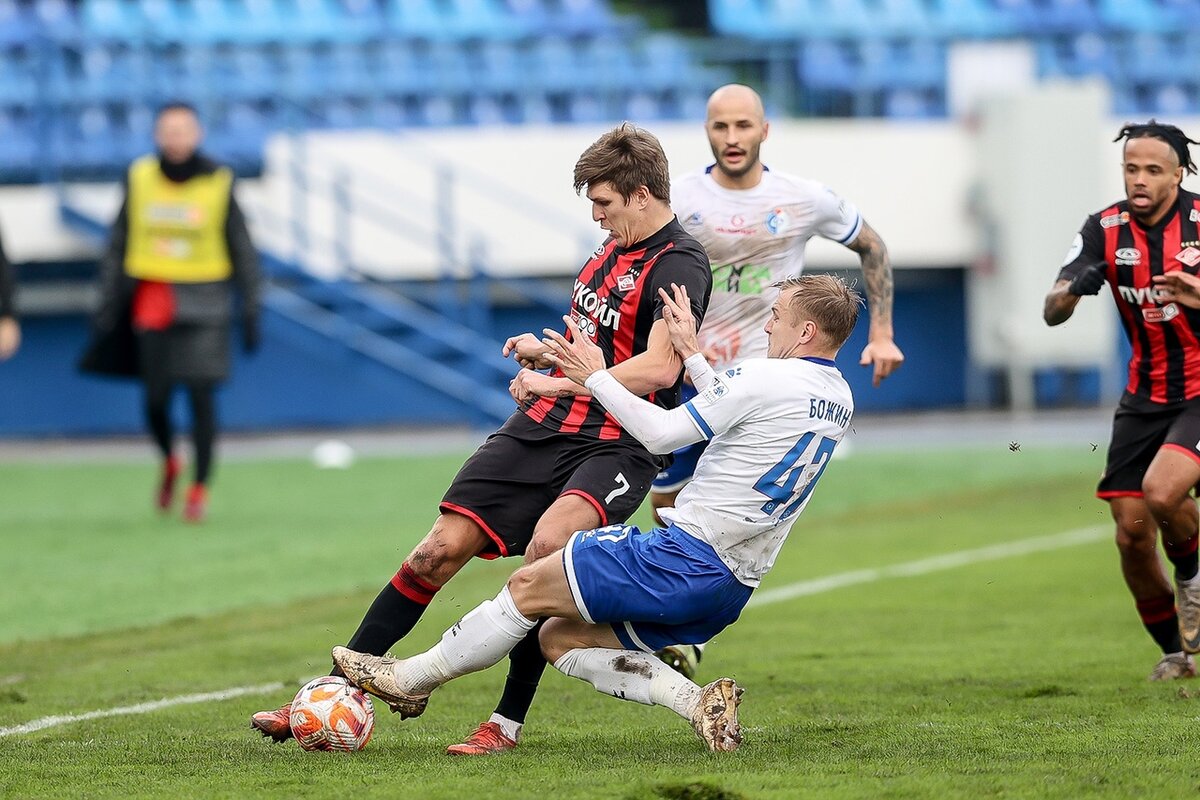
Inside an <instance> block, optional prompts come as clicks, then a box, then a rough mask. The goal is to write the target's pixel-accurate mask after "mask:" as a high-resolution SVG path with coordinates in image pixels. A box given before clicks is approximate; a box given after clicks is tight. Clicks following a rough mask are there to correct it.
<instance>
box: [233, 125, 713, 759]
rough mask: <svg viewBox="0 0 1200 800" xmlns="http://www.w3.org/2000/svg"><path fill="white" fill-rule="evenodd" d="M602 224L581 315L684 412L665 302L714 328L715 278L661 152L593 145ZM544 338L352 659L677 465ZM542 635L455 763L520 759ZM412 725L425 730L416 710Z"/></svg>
mask: <svg viewBox="0 0 1200 800" xmlns="http://www.w3.org/2000/svg"><path fill="white" fill-rule="evenodd" d="M574 183H575V189H576V191H581V190H583V189H584V188H585V187H586V190H587V197H588V199H589V200H590V201H591V204H592V217H593V219H594V220H596V221H597V222H599V223H600V227H601V228H602V229H604V230H605V231H606V232H607V233H608V239H607V240H606V241H605V242H604V244H602V245H601V246H600V247H599V248H597V250H596V252H595V253H593V254H592V257H591V258H589V259H588V261H587V263H585V264H584V266H583V269H582V270H581V271H580V273H579V276H578V278H576V280H575V285H574V289H573V290H572V295H571V308H570V313H571V317H572V318H573V320H574V322H575V324H576V326H577V327H578V329H579V330H580V331H582V332H583V333H584V334H586V335H587V336H589V337H591V338H592V340H593V341H594V342H595V343H596V344H597V345H598V346H599V347H600V348H601V350H602V351H603V352H604V357H605V363H606V364H607V365H608V366H609V371H610V372H611V374H612V375H613V377H615V378H616V379H617V380H618V381H620V382H621V383H622V384H623V385H624V386H625V388H627V389H629V390H630V391H632V392H633V393H635V394H637V395H640V396H643V397H645V398H646V399H647V400H650V401H651V402H654V403H657V404H659V405H661V406H664V407H666V408H672V407H674V406H676V405H678V403H679V392H680V387H681V384H682V380H683V362H682V360H681V359H680V358H679V356H678V354H677V353H676V352H675V349H674V348H673V347H672V346H671V340H670V335H669V333H668V331H667V325H666V322H665V321H663V319H662V312H663V308H664V303H663V301H662V298H661V296H660V295H659V290H660V289H668V290H669V289H670V286H671V284H676V285H679V286H684V287H686V289H687V293H688V296H689V297H691V298H695V299H694V300H693V301H692V313H693V314H694V315H695V316H696V318H697V319H699V318H701V317H702V316H703V314H704V311H705V309H706V308H707V307H708V299H709V295H710V293H711V290H712V270H711V268H710V266H709V262H708V256H707V255H706V254H705V252H704V248H703V247H701V245H700V243H699V242H697V241H696V240H695V239H694V238H692V237H691V236H690V235H689V234H688V233H687V232H686V231H685V230H684V229H683V227H682V226H681V225H680V224H679V221H678V220H677V219H675V214H674V213H673V212H672V211H671V204H670V178H669V173H668V165H667V158H666V155H665V154H664V153H663V150H662V146H661V145H660V144H659V142H658V139H656V138H655V137H654V136H653V135H652V134H650V133H649V132H647V131H645V130H642V129H640V128H637V127H635V126H633V125H631V124H628V123H625V124H623V125H621V126H619V127H617V128H615V129H614V130H612V131H610V132H608V133H607V134H605V135H604V136H602V137H600V139H598V140H597V141H596V142H595V143H593V144H592V145H591V146H590V147H589V148H588V149H587V150H585V151H584V153H583V155H582V156H580V158H579V161H578V162H577V163H576V165H575V175H574ZM547 349H548V348H547V347H546V345H545V344H544V343H543V342H542V341H541V338H540V337H538V336H535V335H534V334H532V333H524V334H521V335H519V336H514V337H512V338H510V339H509V340H508V341H507V342H506V343H505V345H504V355H505V356H508V355H512V356H513V357H514V358H515V359H516V360H517V361H518V362H519V363H520V365H521V367H522V368H521V370H520V371H519V372H518V373H517V375H516V377H515V378H514V379H513V381H512V384H511V386H510V391H511V393H512V395H513V398H514V399H515V400H516V401H517V404H518V406H519V409H518V410H517V411H516V412H515V413H514V414H513V415H512V416H511V417H510V418H509V419H508V421H507V422H505V423H504V425H503V426H501V428H500V429H499V430H498V431H496V432H495V433H494V434H492V436H491V437H489V438H488V440H487V441H486V442H484V444H483V445H481V446H480V447H479V449H478V450H476V451H475V453H474V454H473V455H472V456H471V457H470V458H469V459H468V460H467V462H466V463H465V464H463V466H462V469H461V470H459V473H458V475H457V476H456V477H455V478H454V482H453V483H452V484H451V485H450V488H449V489H448V490H447V491H446V494H445V496H444V497H443V498H442V502H441V504H440V506H439V510H440V512H441V513H440V515H439V516H438V518H437V521H436V522H435V523H434V525H433V529H432V530H431V531H430V532H429V533H428V534H427V535H426V536H425V538H424V539H423V540H422V541H421V543H420V544H418V545H417V546H416V548H415V549H414V550H413V551H412V553H411V554H410V555H409V556H408V559H407V560H405V562H404V564H403V565H402V566H401V568H400V570H399V572H397V573H396V575H395V577H394V578H392V580H391V582H390V583H388V584H387V585H386V586H384V587H383V590H382V591H381V592H380V594H379V596H378V597H377V598H376V599H375V601H374V603H373V604H372V605H371V608H370V609H368V611H367V614H366V616H365V617H364V618H363V621H362V623H361V624H360V626H359V628H358V630H357V631H356V632H355V634H354V635H353V636H352V637H351V638H350V640H349V642H348V647H349V648H350V649H351V650H356V651H359V652H366V653H370V654H372V655H383V654H384V653H385V652H386V651H387V650H388V649H389V648H391V647H392V645H394V644H395V643H396V642H398V641H399V640H400V639H402V638H403V637H404V636H406V635H407V634H408V632H409V631H410V630H411V629H412V627H413V626H414V625H415V624H416V622H417V620H418V619H419V618H420V617H421V614H422V613H423V612H424V611H425V608H426V607H427V606H428V604H429V602H430V601H431V600H432V599H433V596H434V594H435V593H436V592H437V591H438V590H439V589H440V588H441V587H442V586H443V585H444V584H445V583H446V582H447V581H448V580H450V578H452V577H453V576H454V575H455V574H456V573H457V572H458V571H459V570H460V569H461V568H462V567H463V566H464V565H465V564H466V563H467V562H469V561H470V560H471V559H472V558H475V557H477V556H478V557H482V558H496V557H498V556H518V555H522V554H523V555H524V556H525V559H526V561H527V562H528V561H535V560H537V559H539V558H542V557H543V556H546V555H549V554H551V553H553V552H556V551H558V550H560V549H562V547H563V545H564V544H565V543H566V541H567V539H568V538H569V537H570V536H571V534H572V533H574V532H575V531H578V530H590V529H593V528H598V527H602V526H605V525H614V524H617V523H621V522H624V521H625V520H626V519H628V518H629V516H630V515H631V514H633V512H634V511H636V510H637V508H638V506H640V505H641V503H642V500H643V498H645V496H646V493H647V492H648V491H649V490H650V483H651V481H653V480H654V476H655V475H657V474H658V472H659V471H660V470H661V469H663V468H664V467H665V466H666V461H665V460H664V459H663V457H661V456H654V455H651V454H650V453H649V451H647V450H646V448H645V447H643V446H642V445H641V443H640V442H638V441H637V440H636V439H634V438H633V437H632V436H630V435H629V434H628V433H626V432H625V431H624V430H623V429H622V428H621V426H620V425H619V424H618V423H617V421H616V420H615V419H614V418H613V417H612V415H610V414H609V413H608V412H607V411H605V409H604V407H603V406H602V405H601V404H600V403H599V402H597V401H595V400H594V399H593V398H592V397H591V396H590V395H589V394H588V393H587V390H586V389H584V388H582V387H580V386H579V385H578V384H576V383H574V382H573V381H571V380H570V379H568V378H566V377H563V376H562V375H561V373H559V372H558V371H557V370H555V371H552V372H550V373H545V372H541V371H540V370H543V369H549V368H550V367H551V366H552V364H551V362H550V361H548V360H546V359H545V358H544V354H545V353H546V351H547ZM537 634H538V630H537V629H535V630H534V631H533V632H532V633H531V634H530V635H529V636H527V637H526V638H525V639H524V640H523V641H522V643H521V644H519V645H517V647H516V648H514V649H513V651H512V653H511V656H510V658H511V662H512V665H511V668H510V672H509V677H508V681H507V683H506V685H505V692H504V696H503V697H502V698H501V701H500V704H499V706H498V707H497V709H496V713H495V714H494V715H493V716H492V718H491V719H490V720H488V721H487V722H485V723H483V724H482V725H480V726H479V728H477V729H476V730H475V731H474V732H473V733H472V734H471V735H470V736H469V737H468V738H467V741H466V742H464V743H462V744H457V745H454V746H452V747H451V748H449V752H450V753H452V754H461V755H481V754H486V753H493V752H503V751H505V750H510V749H512V748H513V747H515V746H516V744H517V739H518V736H519V733H520V728H521V725H522V724H523V723H524V720H525V715H526V712H527V711H528V709H529V706H530V704H531V703H532V701H533V696H534V693H535V692H536V690H537V684H538V682H539V680H540V679H541V675H542V672H543V671H544V669H545V666H546V661H545V659H544V658H543V656H542V653H541V647H540V645H539V643H538V637H537ZM289 710H290V707H289V706H284V707H282V708H280V709H278V710H275V711H263V712H259V713H258V714H255V715H254V716H253V717H252V718H251V725H252V726H253V727H254V728H256V729H257V730H259V731H261V732H262V733H263V734H264V735H266V736H271V737H272V738H274V739H276V740H277V741H283V740H284V739H286V738H289V737H290V735H291V732H290V730H289V728H288V725H287V716H288V711H289ZM401 711H402V714H405V715H408V716H415V715H416V714H417V713H420V712H419V710H410V711H408V712H404V711H403V710H401Z"/></svg>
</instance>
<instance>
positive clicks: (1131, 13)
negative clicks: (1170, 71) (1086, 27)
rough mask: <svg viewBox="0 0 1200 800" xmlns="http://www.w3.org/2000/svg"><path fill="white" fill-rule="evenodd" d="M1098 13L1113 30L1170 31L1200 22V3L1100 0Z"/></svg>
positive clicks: (1152, 0) (1151, 0)
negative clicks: (1189, 6)
mask: <svg viewBox="0 0 1200 800" xmlns="http://www.w3.org/2000/svg"><path fill="white" fill-rule="evenodd" d="M1098 1H1099V8H1098V11H1099V15H1100V19H1101V20H1102V21H1103V24H1104V26H1105V28H1107V29H1108V30H1110V31H1141V32H1147V33H1168V32H1170V31H1173V30H1179V29H1180V28H1181V27H1182V28H1186V27H1187V25H1188V24H1189V22H1190V24H1191V26H1193V27H1195V26H1196V25H1198V24H1200V3H1190V5H1191V6H1192V8H1188V5H1189V3H1187V2H1175V3H1157V2H1154V0H1098Z"/></svg>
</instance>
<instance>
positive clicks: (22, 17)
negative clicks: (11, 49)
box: [0, 0, 39, 47]
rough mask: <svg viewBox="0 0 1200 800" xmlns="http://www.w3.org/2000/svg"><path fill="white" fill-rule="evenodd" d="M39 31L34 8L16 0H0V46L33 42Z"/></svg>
mask: <svg viewBox="0 0 1200 800" xmlns="http://www.w3.org/2000/svg"><path fill="white" fill-rule="evenodd" d="M38 33H39V31H38V21H37V17H36V16H35V15H34V13H33V10H32V9H30V8H29V7H28V6H25V5H21V4H20V3H17V2H16V0H0V47H5V46H8V45H15V44H27V43H32V42H33V40H34V37H36V36H37V35H38Z"/></svg>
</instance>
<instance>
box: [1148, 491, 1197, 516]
mask: <svg viewBox="0 0 1200 800" xmlns="http://www.w3.org/2000/svg"><path fill="white" fill-rule="evenodd" d="M1142 492H1143V493H1144V494H1145V497H1146V505H1148V506H1149V507H1150V511H1151V512H1153V514H1154V516H1155V517H1157V518H1158V519H1165V518H1167V517H1170V516H1171V515H1172V514H1174V513H1175V512H1176V510H1177V509H1178V508H1179V506H1180V505H1181V504H1182V503H1183V502H1184V501H1185V500H1187V498H1188V488H1187V487H1184V488H1182V489H1179V488H1177V487H1174V486H1171V485H1170V484H1165V483H1153V484H1150V483H1146V484H1143V485H1142Z"/></svg>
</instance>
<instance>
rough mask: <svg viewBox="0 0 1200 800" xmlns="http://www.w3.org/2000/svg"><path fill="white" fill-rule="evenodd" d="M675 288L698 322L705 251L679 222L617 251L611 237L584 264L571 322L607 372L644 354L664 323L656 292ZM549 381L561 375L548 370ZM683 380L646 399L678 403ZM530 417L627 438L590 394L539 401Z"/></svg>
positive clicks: (708, 275) (705, 289)
mask: <svg viewBox="0 0 1200 800" xmlns="http://www.w3.org/2000/svg"><path fill="white" fill-rule="evenodd" d="M672 283H675V284H678V285H680V286H683V287H685V288H686V289H687V293H688V297H689V298H691V301H692V314H694V315H695V317H696V324H697V325H699V324H700V321H701V320H702V319H703V318H704V311H705V309H707V308H708V299H709V295H710V294H711V293H712V269H711V268H710V267H709V263H708V255H707V254H706V253H705V252H704V248H703V247H701V245H700V243H699V242H697V241H696V240H695V239H694V238H692V236H691V235H690V234H689V233H688V232H687V231H685V230H684V229H683V226H682V225H680V224H679V220H678V219H672V220H671V222H670V223H668V224H667V225H665V226H663V227H662V228H660V229H659V230H658V231H657V232H656V233H654V234H653V235H651V236H650V237H649V238H646V239H643V240H642V241H640V242H637V243H635V244H632V245H630V246H629V247H618V246H617V244H616V242H615V241H613V240H612V239H609V240H608V241H606V242H605V243H604V244H602V245H601V246H600V247H599V248H597V249H596V252H595V253H593V254H592V257H591V258H589V259H588V260H587V263H585V264H584V265H583V269H582V270H580V272H579V277H577V278H576V279H575V286H574V288H573V289H572V291H571V318H572V319H573V320H574V321H575V324H576V325H577V326H578V327H579V330H580V331H581V332H583V333H585V334H587V335H588V336H591V337H592V341H594V342H595V343H596V345H597V346H599V348H600V349H601V350H602V351H603V353H604V363H605V365H606V366H609V367H611V366H613V365H615V364H620V363H621V362H622V361H625V360H627V359H629V358H632V357H633V356H635V355H638V354H639V353H643V352H645V350H646V344H647V342H648V341H649V339H650V329H651V328H652V327H653V326H654V322H655V321H656V320H658V319H661V318H662V310H663V302H662V298H661V297H659V294H658V290H659V288H663V289H666V290H667V291H668V292H670V291H671V284H672ZM552 374H553V375H555V376H561V375H562V373H561V372H559V371H558V370H554V372H553V373H552ZM682 382H683V372H682V370H680V375H679V378H678V379H677V380H676V381H675V385H674V386H672V387H671V388H669V389H662V390H659V391H657V392H653V393H652V394H650V395H649V396H648V397H647V398H646V399H647V400H649V401H651V402H653V403H657V404H658V405H660V406H662V407H663V408H674V407H675V406H677V405H679V391H680V387H681V385H682ZM525 414H526V416H527V417H529V419H531V420H533V421H534V422H536V423H538V424H539V425H541V426H542V427H543V428H545V429H548V430H550V431H554V432H557V433H568V434H580V435H582V436H586V437H589V438H593V439H629V440H631V441H632V440H633V437H631V436H630V435H629V434H627V433H626V432H625V431H624V430H622V429H621V426H620V425H619V424H618V423H617V421H616V419H614V418H613V416H612V415H611V414H609V413H608V412H607V411H605V410H604V407H603V406H602V405H601V404H600V402H599V401H597V400H594V399H593V398H592V397H590V396H578V397H559V398H552V397H543V398H542V399H541V400H539V401H537V402H536V403H534V404H533V405H532V406H530V407H529V408H528V409H526V410H525Z"/></svg>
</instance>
